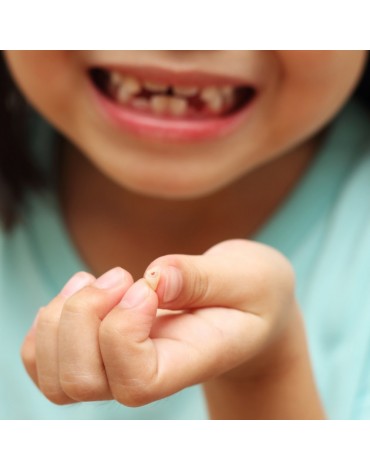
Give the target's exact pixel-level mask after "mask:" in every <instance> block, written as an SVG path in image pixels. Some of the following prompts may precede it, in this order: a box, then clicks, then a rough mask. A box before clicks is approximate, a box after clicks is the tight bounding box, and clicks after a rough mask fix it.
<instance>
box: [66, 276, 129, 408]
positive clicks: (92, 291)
mask: <svg viewBox="0 0 370 470" xmlns="http://www.w3.org/2000/svg"><path fill="white" fill-rule="evenodd" d="M132 283H133V280H132V277H131V275H130V274H129V273H128V272H127V271H125V270H124V269H122V268H118V267H117V268H114V269H112V270H110V271H108V272H106V273H105V274H104V275H103V276H101V277H100V278H99V279H97V280H96V282H94V283H93V284H90V285H88V286H86V287H85V288H83V289H81V290H80V291H78V292H77V293H76V294H74V295H73V296H72V297H70V298H69V299H68V300H67V301H66V302H65V304H64V306H63V311H62V315H61V319H60V325H59V334H58V340H59V349H58V354H59V380H60V384H61V387H62V389H63V391H64V392H65V393H66V394H67V395H68V396H69V397H70V398H72V399H74V400H76V401H92V400H107V399H111V398H112V394H111V392H110V388H109V384H108V381H107V377H106V373H105V367H104V363H103V359H102V356H101V352H100V346H99V328H100V324H101V320H102V319H103V318H104V317H105V316H106V315H107V314H108V313H109V312H110V311H111V310H112V309H113V307H114V306H115V305H117V303H118V302H119V301H120V300H121V298H122V296H123V295H124V293H125V292H126V291H127V289H128V288H129V286H130V285H132Z"/></svg>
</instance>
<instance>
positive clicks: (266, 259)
mask: <svg viewBox="0 0 370 470" xmlns="http://www.w3.org/2000/svg"><path fill="white" fill-rule="evenodd" d="M144 277H145V278H146V279H147V280H148V282H150V283H151V284H152V286H153V287H154V288H155V289H156V292H157V294H158V298H159V306H160V307H161V308H169V309H184V308H185V309H188V308H201V307H227V308H234V309H238V310H242V311H248V312H252V313H256V314H259V313H260V312H264V311H268V310H269V309H270V308H276V305H281V306H282V308H284V302H285V301H286V300H287V299H289V300H290V299H291V297H292V296H291V295H290V294H291V293H292V292H293V291H294V274H293V271H292V268H291V267H290V264H289V262H288V261H287V260H286V259H285V258H284V256H283V255H282V254H280V253H279V252H278V251H276V250H274V249H273V248H270V247H268V246H265V245H262V244H260V243H256V242H251V241H247V240H229V241H226V242H222V243H220V244H218V245H215V246H214V247H213V248H211V249H210V250H208V251H207V252H206V253H205V254H204V255H200V256H188V255H167V256H163V257H161V258H158V259H157V260H155V261H154V262H153V263H151V265H150V266H149V267H148V269H147V270H146V272H145V275H144Z"/></svg>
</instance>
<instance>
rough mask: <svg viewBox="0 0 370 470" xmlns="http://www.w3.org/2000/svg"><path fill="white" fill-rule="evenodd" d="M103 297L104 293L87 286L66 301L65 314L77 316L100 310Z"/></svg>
mask: <svg viewBox="0 0 370 470" xmlns="http://www.w3.org/2000/svg"><path fill="white" fill-rule="evenodd" d="M103 296H104V292H103V291H102V290H98V289H94V288H93V287H91V286H86V287H84V288H82V289H81V290H80V291H79V292H77V293H76V294H74V295H72V296H71V297H69V298H68V299H67V300H66V301H65V303H64V306H63V313H66V312H68V313H70V314H76V313H81V312H84V311H85V310H96V309H99V306H100V303H101V301H102V298H103Z"/></svg>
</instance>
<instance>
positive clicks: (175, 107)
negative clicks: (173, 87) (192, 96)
mask: <svg viewBox="0 0 370 470" xmlns="http://www.w3.org/2000/svg"><path fill="white" fill-rule="evenodd" d="M168 104H169V110H170V113H171V114H172V115H173V116H184V114H185V113H186V111H187V109H188V102H187V101H186V100H185V99H183V98H174V97H171V98H168Z"/></svg>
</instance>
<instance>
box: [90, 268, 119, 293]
mask: <svg viewBox="0 0 370 470" xmlns="http://www.w3.org/2000/svg"><path fill="white" fill-rule="evenodd" d="M124 277H125V276H124V272H123V269H122V268H118V267H117V268H113V269H110V270H109V271H107V272H106V273H104V274H102V275H101V276H100V277H98V279H97V280H96V281H95V282H94V283H93V286H94V287H97V288H98V289H111V288H112V287H117V286H119V285H122V282H123V279H124Z"/></svg>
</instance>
